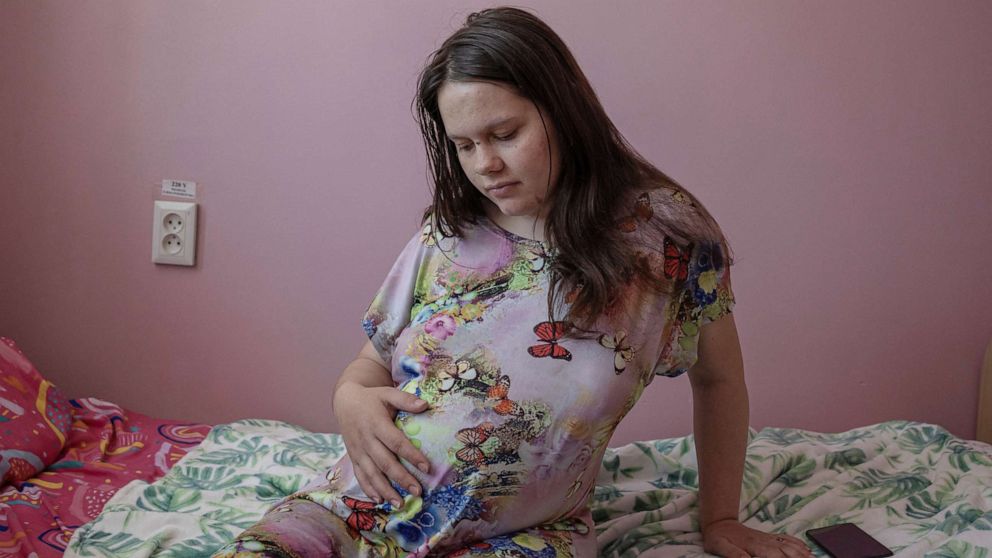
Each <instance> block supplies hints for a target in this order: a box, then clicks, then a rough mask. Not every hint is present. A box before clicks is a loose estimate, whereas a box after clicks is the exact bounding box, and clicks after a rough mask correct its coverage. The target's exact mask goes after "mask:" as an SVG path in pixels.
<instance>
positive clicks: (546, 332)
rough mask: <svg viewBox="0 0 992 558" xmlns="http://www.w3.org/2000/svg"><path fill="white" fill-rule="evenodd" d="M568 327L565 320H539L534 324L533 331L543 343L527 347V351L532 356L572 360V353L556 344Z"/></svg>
mask: <svg viewBox="0 0 992 558" xmlns="http://www.w3.org/2000/svg"><path fill="white" fill-rule="evenodd" d="M569 327H570V326H569V324H568V323H567V322H541V323H539V324H537V325H536V326H534V333H536V334H537V337H538V338H539V339H540V340H541V341H543V342H544V343H543V344H541V345H531V346H530V347H527V352H528V353H530V356H532V357H534V358H544V357H551V358H557V359H561V360H572V353H570V352H569V351H568V349H566V348H565V347H562V346H561V345H559V344H558V341H559V340H561V338H562V337H563V336H564V335H565V333H566V332H567V331H568V328H569Z"/></svg>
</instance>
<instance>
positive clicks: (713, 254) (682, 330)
mask: <svg viewBox="0 0 992 558" xmlns="http://www.w3.org/2000/svg"><path fill="white" fill-rule="evenodd" d="M690 254H691V255H690V258H689V263H688V273H687V276H686V281H685V283H684V284H683V287H682V289H681V290H680V291H679V294H678V295H677V298H676V300H674V301H673V309H674V312H673V313H672V314H670V315H671V316H672V317H671V319H672V323H671V324H670V327H667V328H666V331H667V332H668V333H669V335H668V336H667V339H663V340H662V342H663V346H662V352H661V357H660V358H659V360H658V364H657V365H656V366H655V370H654V372H655V374H657V375H660V376H670V377H674V376H679V375H681V374H683V373H685V372H686V371H688V370H689V368H691V367H692V365H693V364H695V363H696V360H697V358H698V352H697V349H698V344H699V330H700V328H701V327H702V326H704V325H706V324H708V323H710V322H713V321H716V320H717V319H719V318H721V317H723V316H725V315H727V314H729V313H731V311H733V308H734V293H733V290H732V289H731V286H730V261H729V258H728V257H727V256H726V254H725V253H724V250H723V245H722V244H720V243H716V242H697V243H696V244H695V245H693V247H692V248H691V251H690Z"/></svg>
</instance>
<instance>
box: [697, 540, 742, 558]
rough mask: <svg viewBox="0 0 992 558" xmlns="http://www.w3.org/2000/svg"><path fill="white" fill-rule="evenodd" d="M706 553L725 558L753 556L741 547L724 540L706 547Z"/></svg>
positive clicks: (716, 541)
mask: <svg viewBox="0 0 992 558" xmlns="http://www.w3.org/2000/svg"><path fill="white" fill-rule="evenodd" d="M705 550H706V552H709V553H712V554H716V555H718V556H723V557H724V558H751V555H750V554H748V553H747V552H745V551H744V549H742V548H740V547H739V546H737V545H735V544H732V543H731V542H730V541H728V540H727V539H724V538H720V539H717V540H715V541H713V542H712V544H707V545H705Z"/></svg>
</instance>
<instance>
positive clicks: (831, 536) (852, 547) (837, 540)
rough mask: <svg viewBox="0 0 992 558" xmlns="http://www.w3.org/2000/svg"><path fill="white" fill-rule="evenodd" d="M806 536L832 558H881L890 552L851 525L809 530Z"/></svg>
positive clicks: (845, 524)
mask: <svg viewBox="0 0 992 558" xmlns="http://www.w3.org/2000/svg"><path fill="white" fill-rule="evenodd" d="M806 536H807V537H809V538H810V539H811V540H812V541H813V542H815V543H816V544H818V545H820V547H822V548H823V550H826V551H827V553H829V554H830V555H831V556H833V557H834V558H882V557H883V556H892V551H891V550H889V549H888V548H886V547H885V545H883V544H882V543H880V542H878V541H877V540H875V539H874V538H872V536H871V535H869V534H868V533H865V532H864V531H862V530H861V528H860V527H858V526H857V525H855V524H853V523H841V524H839V525H831V526H830V527H821V528H819V529H810V530H809V531H806Z"/></svg>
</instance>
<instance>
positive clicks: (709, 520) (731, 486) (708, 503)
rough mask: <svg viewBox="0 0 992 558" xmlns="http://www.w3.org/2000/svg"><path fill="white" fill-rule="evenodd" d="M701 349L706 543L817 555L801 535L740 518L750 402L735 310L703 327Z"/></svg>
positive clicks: (735, 554)
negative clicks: (756, 526) (757, 527)
mask: <svg viewBox="0 0 992 558" xmlns="http://www.w3.org/2000/svg"><path fill="white" fill-rule="evenodd" d="M698 355H699V358H698V360H697V361H696V364H695V365H694V366H693V367H692V369H691V370H690V371H689V381H690V383H691V384H692V407H693V412H692V416H693V430H694V434H695V438H696V456H697V459H698V461H699V525H700V530H701V531H702V533H703V545H704V549H705V550H706V551H707V552H711V553H714V554H719V555H720V556H725V557H729V558H749V557H750V556H787V557H789V558H799V557H805V556H811V555H812V553H811V552H810V550H809V547H807V546H806V544H805V543H804V542H802V541H801V540H799V539H797V538H795V537H791V536H789V535H773V534H769V533H764V532H760V531H757V530H754V529H751V528H749V527H745V526H744V525H742V524H741V523H740V522H739V520H738V514H739V511H740V499H741V481H742V480H743V476H744V456H745V452H746V450H747V432H748V425H749V419H748V416H749V407H748V395H747V386H746V385H745V383H744V360H743V358H742V357H741V346H740V340H739V339H738V337H737V325H736V324H735V323H734V317H733V315H732V314H728V315H726V316H723V317H722V318H719V319H717V320H716V321H714V322H711V323H709V324H706V325H705V326H703V327H702V329H701V330H700V332H699V353H698Z"/></svg>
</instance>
